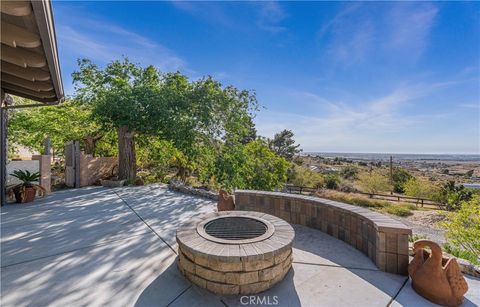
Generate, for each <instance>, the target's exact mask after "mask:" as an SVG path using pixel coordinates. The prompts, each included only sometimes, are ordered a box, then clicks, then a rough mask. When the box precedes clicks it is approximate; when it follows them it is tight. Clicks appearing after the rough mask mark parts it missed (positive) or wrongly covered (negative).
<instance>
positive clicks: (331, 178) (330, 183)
mask: <svg viewBox="0 0 480 307" xmlns="http://www.w3.org/2000/svg"><path fill="white" fill-rule="evenodd" d="M339 184H340V179H338V177H337V176H336V175H333V174H330V175H327V176H325V187H326V188H327V189H330V190H336V189H337V188H338V185H339Z"/></svg>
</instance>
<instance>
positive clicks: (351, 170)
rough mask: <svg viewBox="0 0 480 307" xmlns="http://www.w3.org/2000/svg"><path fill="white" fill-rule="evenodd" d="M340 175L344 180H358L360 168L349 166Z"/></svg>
mask: <svg viewBox="0 0 480 307" xmlns="http://www.w3.org/2000/svg"><path fill="white" fill-rule="evenodd" d="M340 175H341V176H342V177H343V178H344V179H356V178H357V175H358V168H357V167H356V166H354V165H347V166H345V167H344V168H343V169H342V170H341V171H340Z"/></svg>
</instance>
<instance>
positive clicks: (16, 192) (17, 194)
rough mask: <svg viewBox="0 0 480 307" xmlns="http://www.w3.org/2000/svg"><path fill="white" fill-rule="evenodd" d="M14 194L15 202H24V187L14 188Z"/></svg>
mask: <svg viewBox="0 0 480 307" xmlns="http://www.w3.org/2000/svg"><path fill="white" fill-rule="evenodd" d="M13 194H14V195H15V202H16V203H21V202H22V188H21V187H17V188H15V189H13Z"/></svg>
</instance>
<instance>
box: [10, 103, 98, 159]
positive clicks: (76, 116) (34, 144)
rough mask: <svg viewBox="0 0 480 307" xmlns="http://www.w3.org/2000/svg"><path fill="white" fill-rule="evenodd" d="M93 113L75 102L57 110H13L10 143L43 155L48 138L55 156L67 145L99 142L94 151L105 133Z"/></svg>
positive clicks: (57, 107) (52, 108) (45, 108)
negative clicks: (86, 141)
mask: <svg viewBox="0 0 480 307" xmlns="http://www.w3.org/2000/svg"><path fill="white" fill-rule="evenodd" d="M91 111H92V110H91V108H90V106H88V105H81V104H79V103H77V102H76V101H73V100H67V101H66V102H64V103H62V104H60V105H57V106H49V107H38V108H25V109H17V110H12V112H11V114H10V119H9V122H8V125H9V135H8V137H9V142H10V143H11V144H13V145H15V144H17V145H23V146H25V147H27V148H29V149H32V150H36V151H39V152H41V153H43V151H44V140H45V139H46V138H48V139H49V140H50V143H51V147H52V151H53V154H58V153H60V152H63V148H64V144H65V142H67V141H71V140H85V139H95V141H94V143H93V148H92V150H94V147H95V143H96V142H97V141H98V139H99V138H98V135H103V133H102V131H101V129H100V126H99V125H98V124H96V123H95V122H94V121H93V120H92V119H91ZM84 147H86V143H84Z"/></svg>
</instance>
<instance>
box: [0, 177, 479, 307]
mask: <svg viewBox="0 0 480 307" xmlns="http://www.w3.org/2000/svg"><path fill="white" fill-rule="evenodd" d="M214 208H215V203H214V202H212V201H208V200H204V199H199V198H195V197H192V196H187V195H183V194H179V193H174V192H171V191H168V190H167V189H166V188H165V187H164V186H157V185H152V186H145V187H128V188H117V189H107V188H102V187H91V188H84V189H77V190H64V191H59V192H56V193H54V194H53V195H50V196H48V197H46V198H44V199H38V200H37V201H36V202H35V203H33V204H21V205H16V204H15V205H13V204H12V205H7V206H5V207H3V208H2V213H1V230H2V233H1V238H2V242H1V305H2V306H47V305H48V306H86V305H88V306H105V305H109V306H225V305H227V306H243V305H255V304H257V305H262V304H263V305H279V306H300V305H303V306H334V305H335V306H433V305H432V304H430V303H429V302H428V301H426V300H424V299H423V298H421V297H419V296H418V295H416V294H415V292H413V290H412V288H411V286H410V283H409V282H408V280H407V278H406V277H403V276H400V275H394V274H388V273H384V272H381V271H379V270H378V269H377V268H376V267H375V265H374V264H373V263H372V262H371V261H370V260H369V259H368V258H367V257H366V256H364V255H363V254H362V253H361V252H359V251H357V250H356V249H354V248H352V247H350V246H349V245H347V244H345V243H343V242H341V241H339V240H336V239H334V238H333V237H330V236H328V235H326V234H324V233H322V232H320V231H318V230H314V229H309V228H306V227H303V226H297V225H295V226H294V228H295V231H296V238H295V241H294V254H293V257H294V258H293V259H294V260H293V270H291V271H290V272H289V273H288V275H287V277H286V278H285V280H283V281H282V282H281V283H280V284H278V285H276V286H275V287H273V288H272V289H270V290H268V291H266V292H263V293H260V294H259V295H257V296H255V297H253V298H250V297H243V298H242V297H241V296H226V297H219V296H215V295H213V294H210V293H209V292H207V291H205V290H202V289H199V288H197V287H195V286H192V285H191V284H190V283H189V282H188V281H187V280H185V279H184V278H183V276H182V275H181V274H180V273H179V272H178V270H177V267H176V264H175V260H176V257H177V254H176V251H177V246H176V242H175V230H176V228H177V226H178V225H179V224H180V223H182V222H183V221H187V220H189V219H190V218H192V217H194V216H199V215H202V214H205V213H208V212H212V211H213V210H214ZM466 278H467V281H468V283H469V286H470V290H469V292H468V293H467V296H466V300H465V303H464V305H465V306H478V305H479V304H480V280H478V279H475V278H472V277H468V276H467V277H466Z"/></svg>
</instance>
